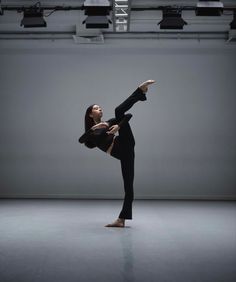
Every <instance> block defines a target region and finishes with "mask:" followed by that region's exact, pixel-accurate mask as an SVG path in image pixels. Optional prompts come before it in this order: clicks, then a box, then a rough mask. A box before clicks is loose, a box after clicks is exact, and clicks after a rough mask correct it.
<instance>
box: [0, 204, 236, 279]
mask: <svg viewBox="0 0 236 282" xmlns="http://www.w3.org/2000/svg"><path fill="white" fill-rule="evenodd" d="M121 204H122V201H121V200H69V199H67V200H53V199H50V200H47V199H24V200H23V199H22V200H20V199H18V200H7V199H5V200H4V199H3V200H0V281H1V282H9V281H10V282H21V281H22V282H83V281H86V282H93V281H96V282H97V281H101V282H102V281H103V282H106V281H109V282H116V281H117V282H118V281H119V282H122V281H124V282H132V281H135V282H136V281H138V282H139V281H140V282H145V281H147V282H152V281H153V282H154V281H155V282H164V281H165V282H169V281H171V282H178V281H181V282H192V281H194V282H198V281H199V282H205V281H209V282H235V281H236V267H235V266H236V220H235V219H236V202H233V201H228V202H226V201H171V200H170V201H167V200H160V201H158V200H135V201H134V205H133V220H128V221H126V228H107V227H104V225H105V224H107V223H109V222H112V221H113V220H114V219H116V218H117V216H118V214H119V212H120V208H121Z"/></svg>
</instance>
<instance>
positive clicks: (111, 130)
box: [107, 124, 120, 134]
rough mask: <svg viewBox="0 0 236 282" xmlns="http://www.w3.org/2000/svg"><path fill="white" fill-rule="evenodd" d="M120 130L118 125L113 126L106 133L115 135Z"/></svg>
mask: <svg viewBox="0 0 236 282" xmlns="http://www.w3.org/2000/svg"><path fill="white" fill-rule="evenodd" d="M119 129H120V127H119V125H118V124H114V125H112V126H111V127H110V128H109V131H107V134H116V132H117V131H118V130H119Z"/></svg>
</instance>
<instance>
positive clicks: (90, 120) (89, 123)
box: [84, 104, 96, 149]
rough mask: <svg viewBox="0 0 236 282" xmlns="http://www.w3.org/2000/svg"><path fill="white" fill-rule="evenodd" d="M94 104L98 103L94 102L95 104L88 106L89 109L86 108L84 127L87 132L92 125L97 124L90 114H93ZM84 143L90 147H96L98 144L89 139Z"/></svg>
mask: <svg viewBox="0 0 236 282" xmlns="http://www.w3.org/2000/svg"><path fill="white" fill-rule="evenodd" d="M94 105H96V104H93V105H91V106H89V107H88V108H87V110H86V113H85V117H84V129H85V132H87V131H88V130H89V129H90V128H91V127H92V126H94V125H95V123H94V120H93V118H91V117H90V116H89V115H90V114H91V112H92V109H93V106H94ZM84 144H85V146H86V147H88V148H90V149H92V148H94V147H96V144H95V143H94V142H93V141H92V140H87V141H86V142H85V143H84Z"/></svg>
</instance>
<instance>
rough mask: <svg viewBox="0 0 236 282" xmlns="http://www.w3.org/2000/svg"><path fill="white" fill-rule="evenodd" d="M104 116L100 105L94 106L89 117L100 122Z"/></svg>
mask: <svg viewBox="0 0 236 282" xmlns="http://www.w3.org/2000/svg"><path fill="white" fill-rule="evenodd" d="M102 115H103V112H102V108H101V107H100V106H98V105H94V106H93V108H92V111H91V113H90V115H89V116H90V117H91V118H93V119H95V120H98V119H101V117H102Z"/></svg>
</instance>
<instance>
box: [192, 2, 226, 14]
mask: <svg viewBox="0 0 236 282" xmlns="http://www.w3.org/2000/svg"><path fill="white" fill-rule="evenodd" d="M223 8H224V5H223V3H222V2H221V1H219V0H218V1H215V0H210V1H205V0H199V1H198V3H197V8H196V10H195V13H196V16H221V14H222V13H223Z"/></svg>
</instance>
